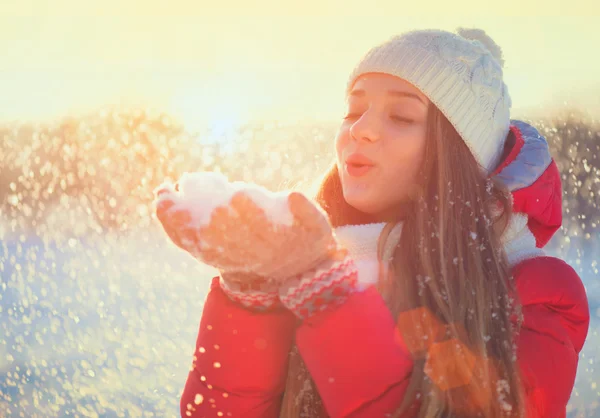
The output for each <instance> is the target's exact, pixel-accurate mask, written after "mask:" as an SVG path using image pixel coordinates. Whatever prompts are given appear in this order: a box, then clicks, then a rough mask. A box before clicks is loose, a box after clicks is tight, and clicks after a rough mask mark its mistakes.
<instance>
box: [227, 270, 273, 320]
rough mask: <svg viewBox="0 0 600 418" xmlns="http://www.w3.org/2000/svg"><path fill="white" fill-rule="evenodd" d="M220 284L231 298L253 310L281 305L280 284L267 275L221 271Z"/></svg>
mask: <svg viewBox="0 0 600 418" xmlns="http://www.w3.org/2000/svg"><path fill="white" fill-rule="evenodd" d="M219 284H220V286H221V289H222V290H223V292H224V293H225V294H226V295H227V296H228V297H229V299H231V300H233V301H234V302H236V303H238V304H240V305H242V306H243V307H245V308H248V309H251V310H253V311H267V310H270V309H272V308H275V307H278V306H279V307H281V302H280V301H279V293H278V284H277V283H274V282H273V281H271V280H268V279H266V278H265V277H262V276H259V275H256V274H251V273H238V272H223V271H222V272H221V274H220V276H219Z"/></svg>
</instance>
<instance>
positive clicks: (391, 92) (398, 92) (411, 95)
mask: <svg viewBox="0 0 600 418" xmlns="http://www.w3.org/2000/svg"><path fill="white" fill-rule="evenodd" d="M387 94H388V95H389V96H395V97H408V98H411V99H416V100H418V101H420V102H421V103H423V104H424V105H426V103H425V102H424V101H423V99H421V97H419V96H418V95H416V94H414V93H409V92H406V91H401V90H388V92H387ZM350 96H353V97H364V96H365V91H364V90H360V89H357V90H352V91H351V92H350Z"/></svg>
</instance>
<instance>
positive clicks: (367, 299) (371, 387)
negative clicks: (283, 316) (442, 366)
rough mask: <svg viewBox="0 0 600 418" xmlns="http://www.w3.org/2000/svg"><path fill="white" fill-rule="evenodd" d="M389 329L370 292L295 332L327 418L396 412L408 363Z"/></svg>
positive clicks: (389, 319)
mask: <svg viewBox="0 0 600 418" xmlns="http://www.w3.org/2000/svg"><path fill="white" fill-rule="evenodd" d="M395 330H396V326H395V321H394V319H393V317H392V315H391V314H390V311H389V309H388V308H387V306H386V305H385V303H384V301H383V299H382V297H381V295H380V294H379V293H378V292H377V290H376V289H375V288H374V287H371V288H368V289H367V290H365V291H363V292H357V293H354V294H352V295H350V296H349V298H348V300H346V301H345V302H344V303H343V304H341V305H340V306H338V307H336V308H335V309H333V310H328V311H323V312H319V313H317V314H315V315H313V316H311V317H309V318H308V319H306V320H304V322H303V323H302V325H301V326H300V327H299V328H298V330H297V331H296V343H297V345H298V349H299V350H300V354H301V355H302V357H303V359H304V362H305V363H306V366H307V368H308V370H309V371H310V373H311V376H312V378H313V380H314V381H315V384H316V385H317V388H318V389H319V393H320V395H321V398H322V400H323V403H324V405H325V408H326V409H327V412H328V413H329V415H330V416H331V417H332V418H340V417H352V418H359V417H375V416H385V415H384V414H386V413H390V412H393V411H395V410H396V409H397V408H398V406H399V405H400V403H401V401H402V399H403V397H404V393H405V391H406V387H407V385H408V378H409V376H410V373H411V370H412V359H411V356H410V353H409V351H408V349H407V348H406V346H405V345H404V343H403V341H402V340H401V338H400V337H399V336H398V334H397V333H396V331H395ZM315 348H318V349H315Z"/></svg>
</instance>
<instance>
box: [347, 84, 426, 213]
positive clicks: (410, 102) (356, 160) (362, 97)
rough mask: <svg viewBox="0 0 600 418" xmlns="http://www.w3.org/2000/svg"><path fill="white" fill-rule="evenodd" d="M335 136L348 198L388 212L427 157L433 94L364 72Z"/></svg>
mask: <svg viewBox="0 0 600 418" xmlns="http://www.w3.org/2000/svg"><path fill="white" fill-rule="evenodd" d="M347 100H348V106H347V112H346V115H345V118H344V121H343V122H342V125H341V126H340V128H339V132H338V134H337V138H336V152H337V167H338V171H339V174H340V178H341V182H342V188H343V192H344V198H345V199H346V201H347V202H348V204H350V205H351V206H353V207H354V208H356V209H358V210H360V211H362V212H365V213H369V214H373V215H377V216H381V217H382V218H386V219H387V218H388V215H393V211H394V209H395V208H396V207H397V206H398V204H399V203H401V202H402V201H405V200H406V199H407V198H408V196H409V194H410V192H411V189H412V188H413V187H414V184H415V181H416V178H415V177H416V175H417V172H418V170H419V168H420V165H421V162H422V160H423V154H424V151H425V138H426V126H427V111H428V108H429V100H428V99H427V98H426V97H425V96H424V95H423V93H421V92H420V91H419V90H418V89H417V88H416V87H414V86H413V85H411V84H410V83H408V82H407V81H405V80H402V79H401V78H398V77H395V76H392V75H388V74H379V73H369V74H365V75H362V76H360V77H359V78H358V79H357V80H356V82H355V84H354V86H353V88H352V90H351V91H350V93H349V95H348V98H347Z"/></svg>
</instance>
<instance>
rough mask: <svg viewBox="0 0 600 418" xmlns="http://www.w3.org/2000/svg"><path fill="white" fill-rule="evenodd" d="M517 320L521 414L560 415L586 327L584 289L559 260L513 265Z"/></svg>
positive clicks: (588, 317) (531, 261)
mask: <svg viewBox="0 0 600 418" xmlns="http://www.w3.org/2000/svg"><path fill="white" fill-rule="evenodd" d="M514 277H515V279H516V285H517V291H518V294H519V298H520V303H521V305H522V307H523V324H522V326H521V330H520V333H519V335H518V338H517V350H518V351H517V356H518V361H519V364H520V368H521V372H522V376H523V381H524V385H525V390H526V394H527V407H528V414H527V417H528V418H529V417H544V418H546V417H564V416H566V406H567V403H568V401H569V397H570V396H571V391H572V390H573V385H574V383H575V374H576V372H577V363H578V355H579V352H580V351H581V349H582V347H583V343H584V341H585V338H586V336H587V332H588V326H589V320H590V316H589V308H588V303H587V297H586V293H585V288H584V287H583V283H582V282H581V279H580V278H579V276H578V275H577V273H576V272H575V271H574V270H573V269H572V268H571V267H570V266H569V265H568V264H567V263H565V262H564V261H562V260H559V259H557V258H553V257H540V258H534V259H530V260H527V261H524V262H522V263H521V264H520V265H518V266H517V267H516V268H515V271H514Z"/></svg>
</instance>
